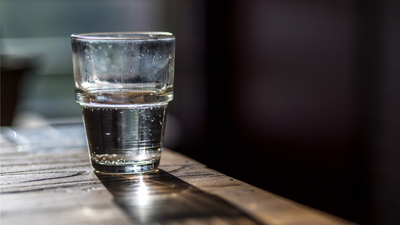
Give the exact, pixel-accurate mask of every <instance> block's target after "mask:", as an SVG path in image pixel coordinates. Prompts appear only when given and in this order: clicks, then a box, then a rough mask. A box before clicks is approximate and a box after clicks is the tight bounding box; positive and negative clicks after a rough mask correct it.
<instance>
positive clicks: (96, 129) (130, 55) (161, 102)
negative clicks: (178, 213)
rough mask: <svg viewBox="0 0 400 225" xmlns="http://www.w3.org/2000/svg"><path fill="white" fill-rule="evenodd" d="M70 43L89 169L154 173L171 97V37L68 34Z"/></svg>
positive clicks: (172, 57) (162, 33)
mask: <svg viewBox="0 0 400 225" xmlns="http://www.w3.org/2000/svg"><path fill="white" fill-rule="evenodd" d="M71 44H72V59H73V69H74V79H75V98H76V101H77V102H78V103H79V104H80V105H81V108H82V115H83V120H84V125H85V130H86V138H87V143H88V148H89V156H90V160H91V164H92V167H93V168H94V169H95V170H96V171H98V172H103V173H143V172H149V171H152V170H155V169H157V167H158V165H159V163H160V157H161V150H162V146H163V139H164V128H165V122H166V112H167V107H168V103H169V102H170V101H171V100H172V99H173V81H174V62H175V37H174V36H173V35H172V34H171V33H168V32H123V33H84V34H73V35H71Z"/></svg>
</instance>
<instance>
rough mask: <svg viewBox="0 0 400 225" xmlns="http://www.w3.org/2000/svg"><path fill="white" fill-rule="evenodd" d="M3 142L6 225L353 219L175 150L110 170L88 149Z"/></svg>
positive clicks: (338, 221) (3, 214) (1, 181)
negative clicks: (139, 170)
mask: <svg viewBox="0 0 400 225" xmlns="http://www.w3.org/2000/svg"><path fill="white" fill-rule="evenodd" d="M0 140H1V152H0V155H1V172H0V175H1V177H0V184H1V223H2V224H3V225H7V224H85V225H86V224H96V225H101V224H122V225H124V224H171V225H172V224H271V225H272V224H351V223H350V222H348V221H345V220H342V219H340V218H337V217H334V216H332V215H328V214H325V213H323V212H320V211H317V210H314V209H311V208H308V207H306V206H303V205H300V204H297V203H295V202H292V201H290V200H288V199H285V198H282V197H279V196H277V195H274V194H272V193H269V192H267V191H264V190H261V189H258V188H256V187H254V186H251V185H249V184H246V183H244V182H241V181H238V180H236V179H234V178H231V177H228V176H225V175H223V174H221V173H219V172H217V171H214V170H211V169H209V168H207V167H206V166H205V165H203V164H201V163H199V162H196V161H194V160H192V159H189V158H187V157H185V156H183V155H181V154H179V153H176V152H174V151H171V150H168V149H164V151H163V155H162V160H161V165H160V170H159V171H157V172H154V173H150V174H143V175H103V174H96V173H94V172H93V170H92V168H91V167H90V164H89V158H88V154H87V150H86V148H85V147H81V148H77V147H76V146H74V147H73V148H72V147H71V148H64V149H63V150H62V151H49V150H48V149H34V150H31V151H18V149H19V147H18V146H17V145H16V144H14V143H12V142H11V141H9V140H7V139H5V138H4V136H1V137H0ZM264 179H265V178H264Z"/></svg>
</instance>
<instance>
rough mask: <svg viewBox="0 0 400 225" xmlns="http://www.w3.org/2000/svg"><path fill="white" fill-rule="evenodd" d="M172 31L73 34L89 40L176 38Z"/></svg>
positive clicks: (73, 36) (78, 37)
mask: <svg viewBox="0 0 400 225" xmlns="http://www.w3.org/2000/svg"><path fill="white" fill-rule="evenodd" d="M174 37H175V36H174V35H173V34H172V33H170V32H163V31H144V32H143V31H137V32H93V33H80V34H72V35H71V38H72V39H89V40H140V39H154V38H174Z"/></svg>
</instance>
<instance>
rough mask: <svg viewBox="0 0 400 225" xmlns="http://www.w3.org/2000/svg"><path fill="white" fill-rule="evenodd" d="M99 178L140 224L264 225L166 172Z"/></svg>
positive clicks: (103, 176) (100, 175)
mask: <svg viewBox="0 0 400 225" xmlns="http://www.w3.org/2000/svg"><path fill="white" fill-rule="evenodd" d="M96 175H97V177H98V178H99V179H100V181H101V182H102V183H103V184H104V186H105V187H106V188H107V189H108V190H109V191H110V192H111V194H112V195H113V196H114V201H115V202H116V203H117V204H118V205H119V206H120V207H121V208H122V209H123V210H124V211H125V212H126V213H127V215H128V216H129V217H130V218H131V220H132V221H133V222H134V223H137V224H187V223H192V222H193V223H195V224H262V223H260V222H259V221H257V220H256V219H254V218H252V217H250V216H249V215H247V214H246V213H244V212H243V211H241V210H240V209H238V208H236V207H234V206H233V205H231V204H230V203H228V202H226V201H225V200H223V199H221V198H219V197H217V196H215V195H212V194H208V193H206V192H204V191H201V190H200V189H198V188H196V187H194V186H192V185H190V184H188V183H186V182H184V181H182V180H180V179H179V178H177V177H175V176H173V175H171V174H169V173H167V172H165V171H164V170H158V171H157V172H153V173H149V174H140V175H134V174H116V175H104V174H96Z"/></svg>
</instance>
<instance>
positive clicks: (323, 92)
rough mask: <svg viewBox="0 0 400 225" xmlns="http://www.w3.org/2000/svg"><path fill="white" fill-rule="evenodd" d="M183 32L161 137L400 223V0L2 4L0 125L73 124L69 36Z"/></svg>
mask: <svg viewBox="0 0 400 225" xmlns="http://www.w3.org/2000/svg"><path fill="white" fill-rule="evenodd" d="M147 30H152V31H157V30H158V31H170V32H173V33H174V34H175V35H176V36H177V49H176V58H177V61H176V74H175V99H174V101H173V102H171V104H170V109H169V115H168V123H167V131H166V140H165V145H166V146H167V147H170V148H172V149H174V150H176V151H178V152H181V153H183V154H185V155H187V156H190V157H192V158H194V159H196V160H198V161H200V162H202V163H204V164H206V165H208V166H209V167H211V168H213V169H216V170H218V171H221V172H223V173H225V174H227V175H230V176H233V177H235V178H238V179H240V180H243V181H245V182H248V183H250V184H253V185H255V186H258V187H260V188H263V189H265V190H268V191H271V192H273V193H276V194H279V195H282V196H284V197H287V198H290V199H292V200H294V201H297V202H300V203H303V204H306V205H309V206H311V207H314V208H317V209H320V210H323V211H326V212H328V213H332V214H335V215H338V216H340V217H343V218H346V219H349V220H351V221H355V222H358V223H362V224H400V163H399V162H400V1H390V0H383V1H378V0H372V1H360V0H353V1H346V0H319V1H315V0H307V1H299V0H298V1H295V0H266V1H256V0H247V1H238V0H233V1H227V0H221V1H211V0H203V1H200V0H181V1H178V0H171V1H161V0H152V1H145V0H131V1H128V0H115V1H109V0H86V1H78V0H69V1H67V0H2V1H1V54H2V57H1V85H2V86H1V94H2V95H1V103H2V105H1V106H2V108H1V119H2V120H1V125H2V126H8V125H13V126H27V127H32V126H41V125H46V124H55V123H80V122H81V112H80V107H79V105H78V104H77V103H75V100H74V88H73V87H74V82H73V74H72V60H71V50H70V39H69V36H70V34H72V33H82V32H101V31H147Z"/></svg>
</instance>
